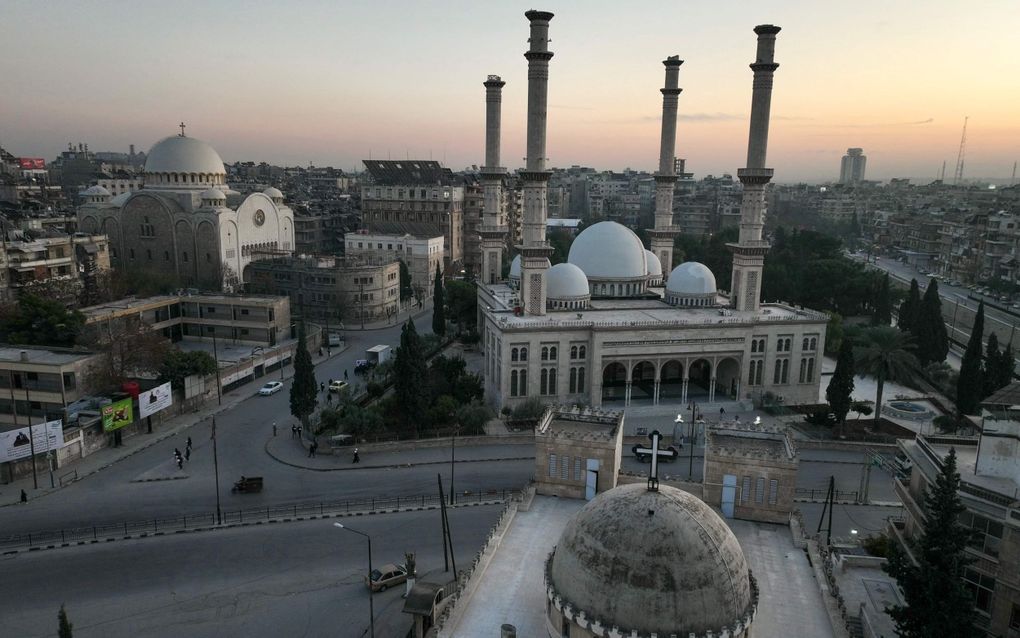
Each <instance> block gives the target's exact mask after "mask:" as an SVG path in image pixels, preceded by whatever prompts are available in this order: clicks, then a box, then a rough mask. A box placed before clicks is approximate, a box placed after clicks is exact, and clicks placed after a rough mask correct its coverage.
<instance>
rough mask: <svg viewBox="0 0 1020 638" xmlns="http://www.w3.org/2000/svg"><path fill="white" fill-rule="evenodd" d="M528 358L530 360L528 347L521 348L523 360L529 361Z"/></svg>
mask: <svg viewBox="0 0 1020 638" xmlns="http://www.w3.org/2000/svg"><path fill="white" fill-rule="evenodd" d="M527 360H528V349H527V348H521V361H527Z"/></svg>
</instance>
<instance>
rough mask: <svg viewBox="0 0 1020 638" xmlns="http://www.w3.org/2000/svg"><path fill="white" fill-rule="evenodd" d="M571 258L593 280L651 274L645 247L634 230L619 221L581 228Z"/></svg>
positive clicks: (639, 277)
mask: <svg viewBox="0 0 1020 638" xmlns="http://www.w3.org/2000/svg"><path fill="white" fill-rule="evenodd" d="M567 261H568V262H570V263H572V264H574V265H575V266H577V267H579V268H580V269H581V270H583V271H584V274H585V275H586V276H587V277H588V279H589V280H601V279H604V280H607V281H609V280H612V281H621V280H633V279H642V280H643V279H644V278H645V277H647V276H648V265H647V264H646V263H645V247H644V245H643V244H642V243H641V240H640V239H639V238H638V236H637V235H636V234H635V233H634V231H632V230H631V229H629V228H627V227H626V226H623V225H621V224H618V223H616V222H599V223H597V224H595V225H593V226H589V227H588V228H585V229H584V230H583V231H581V234H579V235H578V236H577V238H576V239H574V242H573V243H572V244H571V245H570V254H569V256H568V257H567Z"/></svg>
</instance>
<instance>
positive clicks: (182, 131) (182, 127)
mask: <svg viewBox="0 0 1020 638" xmlns="http://www.w3.org/2000/svg"><path fill="white" fill-rule="evenodd" d="M177 126H179V127H181V137H184V122H181V123H180V124H178V125H177Z"/></svg>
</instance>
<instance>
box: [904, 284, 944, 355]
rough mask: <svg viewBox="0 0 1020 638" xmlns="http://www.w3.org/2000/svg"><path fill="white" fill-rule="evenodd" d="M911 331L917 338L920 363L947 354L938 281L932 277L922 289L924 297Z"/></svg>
mask: <svg viewBox="0 0 1020 638" xmlns="http://www.w3.org/2000/svg"><path fill="white" fill-rule="evenodd" d="M912 332H913V333H914V336H915V338H916V339H917V358H918V359H919V360H920V361H921V364H922V365H927V364H929V363H937V362H939V361H945V360H946V355H948V354H949V335H947V334H946V322H945V320H944V319H943V318H942V297H940V296H939V282H938V280H937V279H932V280H931V281H929V282H928V288H927V289H926V290H925V291H924V298H923V299H921V305H920V308H919V310H918V311H917V314H916V315H915V318H914V327H913V330H912Z"/></svg>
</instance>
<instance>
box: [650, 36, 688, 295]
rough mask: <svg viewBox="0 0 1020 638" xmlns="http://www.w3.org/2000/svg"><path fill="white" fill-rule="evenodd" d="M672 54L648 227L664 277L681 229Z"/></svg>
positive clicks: (676, 62)
mask: <svg viewBox="0 0 1020 638" xmlns="http://www.w3.org/2000/svg"><path fill="white" fill-rule="evenodd" d="M683 63H684V61H683V60H681V59H680V56H678V55H672V56H670V57H668V58H666V59H665V60H663V61H662V64H663V65H665V67H666V85H665V86H664V87H663V88H662V89H660V91H661V92H662V136H661V140H660V142H659V170H658V171H657V172H656V173H655V228H650V229H648V236H649V244H650V246H651V251H652V253H653V254H654V255H655V256H656V257H658V258H659V262H660V265H661V266H662V273H663V276H664V277H669V273H670V271H672V270H673V244H674V242H675V240H676V237H677V235H679V234H680V229H679V228H677V227H676V226H674V225H673V187H674V185H675V184H676V180H677V174H676V159H675V157H676V110H677V103H678V101H679V96H680V92H681V91H683V89H681V88H679V87H678V84H679V76H680V65H681V64H683Z"/></svg>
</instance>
